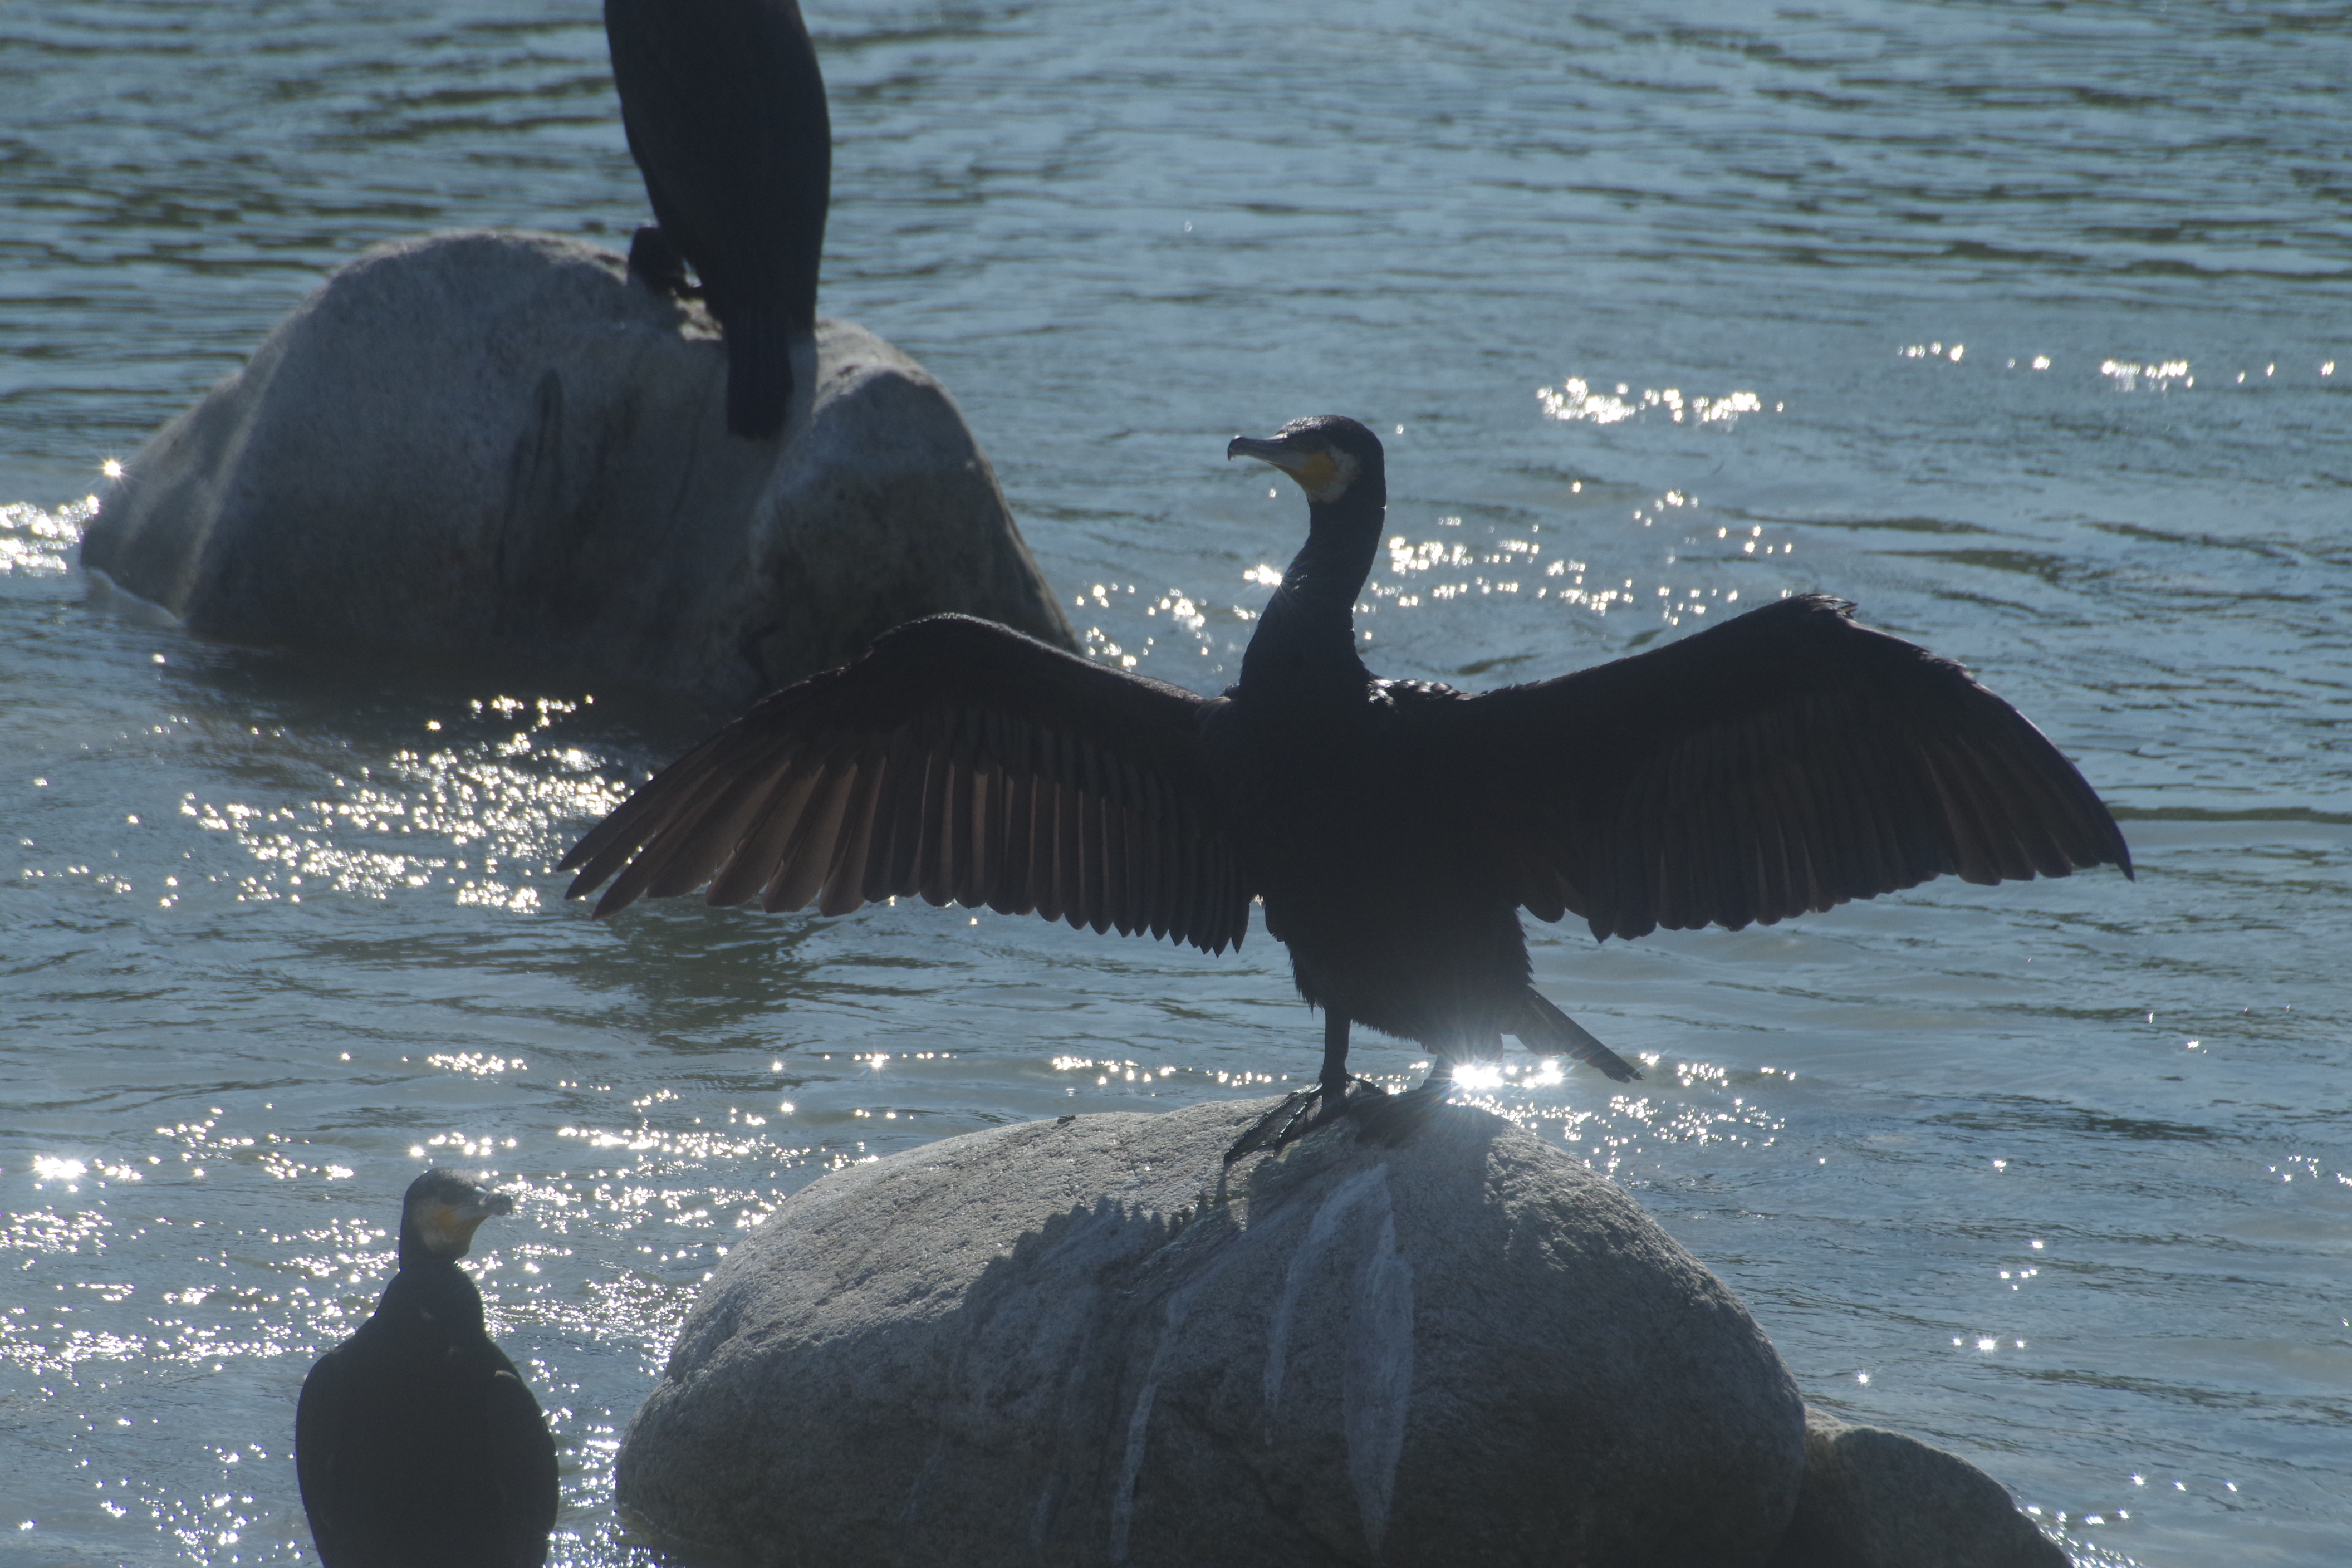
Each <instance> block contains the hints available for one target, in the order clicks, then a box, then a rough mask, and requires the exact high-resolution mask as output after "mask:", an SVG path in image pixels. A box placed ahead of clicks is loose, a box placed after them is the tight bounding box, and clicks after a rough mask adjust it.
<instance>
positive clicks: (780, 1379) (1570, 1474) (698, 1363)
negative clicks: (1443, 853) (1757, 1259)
mask: <svg viewBox="0 0 2352 1568" xmlns="http://www.w3.org/2000/svg"><path fill="white" fill-rule="evenodd" d="M1262 1110H1265V1102H1264V1101H1257V1102H1238V1103H1236V1102H1230V1101H1229V1102H1223V1103H1217V1104H1209V1105H1202V1106H1196V1107H1193V1108H1192V1109H1189V1110H1179V1111H1174V1112H1171V1113H1169V1114H1165V1115H1133V1114H1121V1115H1096V1116H1082V1117H1065V1118H1063V1119H1062V1120H1061V1121H1058V1122H1036V1123H1031V1124H1028V1125H1025V1126H1018V1127H1007V1128H1001V1129H996V1130H992V1131H984V1132H977V1133H971V1134H969V1135H966V1136H963V1137H960V1138H953V1139H950V1140H947V1141H946V1142H940V1143H936V1144H933V1145H931V1146H929V1147H928V1148H924V1149H919V1150H915V1151H912V1152H908V1153H904V1154H899V1155H894V1156H893V1157H891V1158H889V1159H887V1160H883V1161H880V1162H877V1163H870V1164H864V1165H856V1166H852V1167H850V1168H848V1169H846V1170H844V1171H841V1172H838V1173H835V1174H833V1175H830V1176H827V1177H825V1178H824V1180H822V1181H820V1182H818V1183H816V1184H814V1185H813V1186H811V1187H809V1188H808V1189H806V1190H805V1191H803V1192H802V1193H800V1194H796V1195H794V1196H793V1198H791V1199H790V1200H789V1201H787V1202H786V1203H785V1204H784V1205H782V1207H781V1208H780V1209H779V1210H778V1211H777V1213H776V1214H775V1215H774V1216H773V1217H772V1218H771V1219H770V1220H769V1221H768V1222H767V1224H766V1225H764V1226H761V1228H759V1229H758V1230H755V1231H753V1232H752V1233H751V1235H750V1236H749V1237H747V1238H746V1240H745V1241H743V1242H742V1243H741V1244H740V1245H739V1246H738V1247H736V1248H735V1250H734V1252H733V1254H732V1255H731V1256H730V1257H729V1258H727V1259H726V1261H725V1262H724V1263H722V1264H721V1265H720V1267H719V1270H718V1271H717V1273H716V1274H715V1276H714V1277H713V1278H712V1279H711V1281H710V1282H709V1285H708V1286H707V1287H705V1289H704V1290H703V1292H702V1296H701V1298H700V1300H698V1303H697V1305H696V1307H695V1310H694V1312H693V1314H692V1316H691V1317H690V1318H689V1319H688V1321H687V1324H686V1326H685V1328H684V1330H683V1331H682V1333H681V1334H680V1337H679V1339H678V1342H677V1348H676V1350H675V1351H674V1352H673V1353H672V1355H671V1357H670V1361H669V1365H668V1369H667V1375H666V1376H665V1377H664V1379H663V1381H662V1383H661V1384H660V1385H659V1387H657V1388H656V1390H655V1392H654V1394H653V1395H652V1396H651V1397H650V1398H649V1399H647V1400H646V1404H645V1405H644V1407H643V1408H642V1409H640V1410H639V1411H638V1413H637V1415H636V1417H635V1420H634V1421H633V1422H632V1423H631V1424H630V1426H629V1429H628V1433H627V1436H626V1437H625V1440H624V1442H623V1445H622V1447H621V1452H620V1457H619V1461H618V1469H617V1477H616V1481H617V1492H618V1501H619V1503H620V1505H621V1507H622V1508H623V1510H625V1512H626V1513H627V1514H629V1515H630V1516H632V1517H633V1518H634V1519H635V1521H637V1522H638V1523H640V1524H641V1525H642V1526H644V1527H646V1529H648V1530H649V1531H651V1532H652V1533H654V1534H655V1535H656V1537H657V1538H661V1539H664V1540H665V1541H666V1542H667V1544H668V1545H670V1546H671V1547H672V1549H674V1550H681V1551H684V1552H686V1553H687V1555H688V1561H693V1560H695V1559H696V1557H697V1556H698V1555H699V1556H702V1557H706V1558H709V1559H710V1560H713V1561H726V1560H729V1559H734V1560H741V1561H754V1562H759V1563H775V1564H824V1565H825V1568H864V1565H869V1564H908V1565H909V1568H913V1565H917V1564H920V1565H924V1568H935V1565H938V1564H943V1563H954V1564H956V1565H958V1568H989V1565H992V1564H999V1563H1003V1564H1008V1565H1009V1564H1021V1565H1024V1568H1030V1565H1036V1564H1058V1563H1069V1564H1078V1563H1087V1564H1095V1563H1108V1564H1167V1565H1170V1568H1177V1565H1182V1568H1203V1565H1209V1564H1214V1565H1216V1568H1257V1565H1264V1568H1316V1565H1322V1564H1342V1563H1382V1564H1394V1565H1407V1564H1437V1563H1446V1564H1477V1565H1479V1568H1507V1565H1510V1564H1521V1563H1524V1564H1530V1565H1533V1564H1544V1565H1546V1568H1561V1565H1569V1564H1573V1565H1577V1568H1619V1565H1622V1568H1676V1565H1687V1568H1743V1565H1747V1568H1762V1564H1764V1563H1766V1561H1767V1560H1768V1558H1769V1557H1770V1555H1771V1552H1772V1550H1773V1546H1774V1544H1775V1543H1776V1542H1778V1541H1779V1540H1780V1536H1781V1532H1782V1530H1783V1528H1784V1526H1785V1525H1786V1523H1787V1521H1788V1520H1789V1518H1790V1513H1791V1510H1793V1509H1794V1508H1795V1506H1796V1500H1797V1490H1798V1486H1799V1482H1800V1479H1801V1475H1802V1473H1803V1466H1804V1453H1805V1447H1804V1446H1805V1429H1804V1413H1803V1406H1802V1405H1801V1402H1800V1400H1799V1398H1798V1395H1797V1392H1796V1389H1795V1387H1794V1386H1793V1385H1792V1384H1791V1383H1790V1377H1789V1374H1788V1373H1787V1371H1786V1370H1785V1369H1784V1368H1783V1367H1782V1365H1781V1364H1780V1359H1779V1358H1778V1357H1777V1356H1776V1355H1775V1354H1774V1353H1773V1351H1772V1348H1771V1346H1770V1345H1769V1343H1767V1342H1766V1341H1765V1339H1764V1336H1763V1334H1762V1333H1761V1331H1759V1329H1758V1328H1757V1326H1756V1324H1755V1322H1754V1321H1752V1320H1751V1319H1750V1318H1749V1317H1748V1314H1747V1312H1746V1311H1745V1310H1743V1309H1742V1308H1741V1306H1740V1305H1739V1303H1738V1301H1737V1300H1734V1299H1733V1297H1732V1295H1731V1293H1730V1292H1729V1291H1728V1290H1727V1289H1725V1288H1724V1287H1723V1285H1722V1284H1721V1283H1720V1282H1719V1281H1717V1279H1715V1278H1714V1276H1712V1275H1711V1274H1709V1273H1708V1272H1707V1271H1706V1269H1705V1268H1702V1267H1701V1266H1700V1265H1699V1264H1698V1263H1697V1262H1696V1260H1695V1259H1693V1258H1691V1257H1690V1255H1689V1254H1687V1253H1685V1251H1683V1250H1682V1248H1681V1247H1677V1246H1676V1245H1675V1243H1674V1242H1673V1240H1671V1239H1670V1238H1669V1237H1667V1236H1666V1235H1665V1233H1664V1231H1662V1230H1660V1229H1659V1228H1658V1226H1656V1225H1655V1224H1654V1223H1653V1222H1652V1221H1651V1220H1650V1219H1649V1218H1648V1216H1646V1215H1643V1212H1642V1211H1641V1209H1640V1208H1639V1207H1638V1206H1636V1205H1635V1204H1634V1203H1633V1200H1632V1199H1631V1198H1629V1197H1627V1196H1626V1195H1625V1194H1623V1193H1622V1191H1620V1190H1619V1189H1618V1188H1617V1187H1616V1186H1614V1185H1613V1184H1611V1183H1609V1182H1607V1181H1605V1180H1603V1179H1602V1178H1601V1177H1599V1176H1596V1175H1594V1174H1592V1173H1591V1172H1589V1171H1587V1170H1586V1169H1585V1168H1584V1167H1583V1166H1582V1165H1581V1164H1580V1163H1578V1162H1577V1161H1576V1160H1575V1159H1573V1158H1572V1157H1570V1155H1569V1154H1568V1153H1567V1152H1565V1151H1563V1150H1561V1149H1559V1148H1556V1147H1554V1146H1551V1145H1549V1144H1546V1143H1543V1142H1538V1140H1537V1139H1535V1138H1533V1137H1531V1136H1529V1135H1528V1134H1527V1133H1526V1132H1524V1131H1519V1130H1518V1129H1517V1128H1515V1127H1513V1126H1512V1125H1511V1124H1510V1123H1508V1122H1507V1121H1502V1120H1501V1119H1499V1118H1497V1117H1494V1116H1490V1115H1487V1114H1485V1113H1483V1112H1480V1111H1476V1110H1469V1109H1467V1108H1463V1107H1453V1108H1448V1109H1446V1110H1444V1111H1443V1112H1441V1114H1440V1115H1439V1117H1438V1118H1437V1119H1436V1121H1434V1122H1433V1124H1432V1125H1430V1126H1429V1127H1428V1128H1427V1129H1425V1130H1424V1131H1423V1132H1422V1133H1420V1134H1419V1135H1418V1136H1416V1137H1414V1138H1413V1139H1412V1140H1411V1141H1409V1142H1406V1143H1404V1144H1403V1145H1402V1146H1396V1147H1387V1146H1380V1145H1374V1144H1369V1143H1360V1142H1357V1140H1356V1134H1355V1132H1354V1131H1353V1130H1352V1128H1350V1127H1349V1126H1347V1125H1346V1124H1342V1125H1341V1126H1339V1127H1338V1128H1335V1129H1333V1130H1331V1131H1328V1132H1324V1133H1319V1134H1317V1135H1315V1136H1314V1137H1312V1138H1310V1139H1307V1140H1306V1141H1304V1142H1301V1143H1299V1144H1297V1145H1295V1146H1293V1147H1292V1148H1291V1149H1289V1150H1288V1151H1286V1152H1285V1153H1284V1154H1283V1155H1282V1156H1280V1157H1278V1158H1265V1157H1260V1158H1259V1159H1257V1160H1255V1161H1252V1162H1249V1163H1244V1164H1242V1165H1239V1166H1236V1167H1235V1168H1234V1172H1233V1173H1232V1177H1231V1179H1230V1183H1229V1184H1222V1190H1221V1180H1220V1157H1221V1155H1222V1153H1223V1151H1224V1149H1225V1148H1226V1146H1227V1145H1228V1144H1229V1143H1231V1142H1232V1141H1233V1139H1234V1136H1235V1135H1236V1134H1237V1133H1238V1132H1239V1131H1240V1130H1241V1129H1242V1128H1243V1127H1244V1126H1245V1125H1246V1124H1247V1123H1248V1122H1249V1121H1252V1120H1253V1119H1255V1117H1256V1116H1257V1115H1258V1114H1259V1113H1260V1112H1261V1111H1262Z"/></svg>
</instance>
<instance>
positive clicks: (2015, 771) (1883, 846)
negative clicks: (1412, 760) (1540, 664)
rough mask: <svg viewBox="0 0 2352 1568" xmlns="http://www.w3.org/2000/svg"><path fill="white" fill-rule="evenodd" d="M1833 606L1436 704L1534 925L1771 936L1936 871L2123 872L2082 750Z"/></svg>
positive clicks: (1757, 618)
mask: <svg viewBox="0 0 2352 1568" xmlns="http://www.w3.org/2000/svg"><path fill="white" fill-rule="evenodd" d="M1852 608H1853V606H1851V605H1846V604H1843V603H1842V602H1840V601H1838V600H1835V599H1831V598H1826V597H1823V596H1821V595H1803V596H1800V597H1794V598H1790V599H1784V600H1781V601H1780V602H1778V603H1776V604H1772V605H1767V606H1765V607H1764V608H1762V609H1759V610H1754V611H1751V612H1749V613H1748V614H1747V615H1744V616H1739V617H1738V618H1737V619H1735V620H1732V621H1729V622H1727V623H1724V624H1722V625H1720V626H1712V627H1710V628H1708V629H1707V630H1706V631H1704V632H1700V633H1697V634H1696V635H1695V636H1692V637H1685V638H1684V639H1682V640H1681V641H1679V642H1676V643H1674V644H1671V645H1669V646H1668V647H1663V648H1659V649H1656V650H1654V651H1653V652H1649V653H1643V654H1640V655H1637V656H1635V657H1633V658H1625V659H1620V660H1618V661H1617V662H1616V663H1613V664H1608V665H1602V666H1601V667H1599V668H1593V669H1588V670H1582V671H1580V672H1578V673H1577V674H1574V675H1570V676H1565V677H1562V678H1561V679H1557V680H1548V681H1542V682H1539V683H1536V684H1532V685H1528V686H1517V687H1508V688H1506V689H1502V690H1499V691H1494V692H1489V693H1487V694H1486V695H1484V696H1481V697H1476V698H1473V699H1471V700H1468V701H1465V702H1460V703H1455V704H1449V705H1445V706H1444V708H1442V709H1435V708H1433V710H1432V718H1433V721H1434V722H1436V723H1441V724H1444V725H1445V726H1446V727H1448V728H1449V729H1450V730H1452V731H1454V742H1455V743H1456V744H1457V745H1458V746H1460V748H1461V749H1462V752H1463V753H1464V754H1465V755H1468V756H1475V758H1476V759H1477V761H1478V763H1479V765H1480V767H1481V768H1482V770H1483V771H1484V772H1485V773H1486V784H1485V787H1486V789H1487V790H1489V791H1491V792H1492V793H1491V797H1490V798H1491V800H1492V805H1493V810H1494V812H1495V814H1496V816H1497V817H1498V818H1499V819H1501V820H1502V821H1503V822H1505V823H1507V824H1510V825H1512V826H1511V827H1510V829H1509V830H1508V831H1507V837H1510V838H1511V840H1512V844H1511V847H1510V850H1509V851H1508V853H1509V854H1510V855H1511V857H1512V859H1513V861H1514V864H1515V866H1516V868H1517V875H1518V877H1519V879H1520V901H1521V903H1522V904H1523V905H1524V906H1525V907H1526V908H1527V909H1528V911H1529V912H1530V913H1532V914H1534V915H1536V916H1537V917H1538V918H1539V919H1542V920H1559V918H1561V916H1562V915H1563V914H1565V913H1567V912H1569V911H1571V910H1572V911H1574V912H1575V913H1577V914H1579V915H1581V916H1583V917H1584V919H1585V920H1586V921H1589V922H1591V927H1592V931H1593V934H1595V935H1596V936H1601V937H1608V936H1623V937H1635V936H1641V935H1643V934H1645V933H1647V932H1649V931H1653V930H1655V929H1656V928H1657V927H1659V926H1664V927H1667V928H1668V929H1670V930H1687V929H1691V928H1695V927H1698V926H1704V925H1709V924H1715V925H1723V926H1728V927H1730V928H1731V929H1733V930H1735V931H1736V930H1738V929H1739V928H1740V927H1742V926H1745V925H1747V924H1748V922H1750V921H1759V922H1761V923H1763V924H1767V925H1769V924H1771V923H1772V922H1773V921H1780V920H1784V919H1786V918H1788V917H1789V916H1790V915H1795V914H1801V913H1802V912H1804V911H1806V910H1825V909H1828V908H1830V907H1831V906H1832V905H1833V904H1839V903H1843V902H1844V901H1845V900H1848V899H1866V898H1871V897H1873V896H1874V895H1876V894H1879V893H1885V892H1891V891H1893V890H1895V889H1898V888H1908V887H1913V886H1915V885H1916V884H1918V883H1920V882H1924V881H1927V880H1928V879H1930V878H1934V877H1937V876H1941V875H1944V874H1946V873H1951V874H1955V875H1957V876H1958V877H1960V878H1961V879H1964V880H1967V881H1970V882H1999V881H2003V880H2012V879H2027V878H2032V877H2035V876H2042V877H2063V876H2066V875H2068V874H2069V873H2070V872H2072V871H2073V870H2074V868H2077V867H2090V866H2097V865H2102V864H2106V865H2114V866H2117V867H2120V868H2122V869H2123V871H2124V873H2125V875H2126V876H2128V875H2130V873H2131V855H2130V851H2129V850H2128V849H2127V848H2126V847H2125V844H2124V839H2123V835H2122V833H2121V832H2120V831H2118V830H2117V828H2116V824H2115V819H2114V818H2113V817H2112V816H2109V815H2108V813H2107V809H2106V807H2105V805H2102V804H2101V803H2100V801H2099V798H2098V796H2097V795H2095V794H2094V793H2093V792H2092V790H2091V786H2090V785H2089V784H2086V783H2085V782H2084V779H2083V776H2082V774H2080V773H2077V772H2076V771H2075V770H2074V765H2073V764H2072V763H2068V762H2067V761H2066V759H2065V758H2064V757H2063V756H2061V755H2059V753H2058V751H2057V748H2055V747H2054V746H2053V745H2051V743H2050V742H2048V741H2047V740H2046V739H2044V738H2043V737H2042V732H2041V731H2039V730H2036V729H2035V728H2034V727H2033V726H2032V724H2031V723H2030V722H2028V721H2026V719H2025V718H2024V716H2023V715H2021V714H2020V713H2019V712H2018V711H2017V710H2015V709H2013V708H2011V706H2010V705H2009V704H2008V703H2006V702H2003V701H2002V700H2000V698H1998V697H1996V696H1994V695H1993V694H1992V693H1991V692H1990V691H1988V690H1986V689H1984V688H1983V687H1981V686H1979V685H1978V684H1977V683H1976V681H1975V680H1974V679H1971V678H1970V677H1969V674H1968V672H1967V671H1966V670H1963V669H1962V668H1960V667H1959V666H1958V665H1956V664H1954V663H1952V662H1950V661H1949V660H1948V659H1944V658H1937V656H1936V655H1934V654H1931V653H1929V652H1927V650H1926V649H1924V648H1921V647H1915V646H1913V645H1912V644H1910V643H1906V642H1904V641H1902V640H1901V639H1900V638H1897V637H1889V636H1887V635H1886V634H1885V633H1884V632H1877V631H1873V630H1871V629H1869V628H1868V627H1865V626H1856V625H1855V624H1854V623H1853V620H1852V619H1851V618H1850V617H1851V613H1852Z"/></svg>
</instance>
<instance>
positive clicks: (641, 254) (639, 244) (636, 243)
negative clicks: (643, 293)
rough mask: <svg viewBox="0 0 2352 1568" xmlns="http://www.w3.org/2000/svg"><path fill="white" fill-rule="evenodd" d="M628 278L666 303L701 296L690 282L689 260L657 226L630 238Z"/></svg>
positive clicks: (643, 230) (647, 226) (645, 228)
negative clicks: (661, 297) (667, 300)
mask: <svg viewBox="0 0 2352 1568" xmlns="http://www.w3.org/2000/svg"><path fill="white" fill-rule="evenodd" d="M629 276H630V277H631V278H634V279H636V280H637V281H638V282H640V283H642V284H644V285H645V286H646V288H648V289H652V290H653V291H654V292H655V293H656V294H659V295H662V296H664V297H665V298H667V299H673V300H691V299H693V298H694V297H695V296H696V295H698V294H699V293H701V292H702V290H701V289H698V288H697V287H695V285H694V284H692V283H690V282H688V280H687V276H686V258H685V257H683V256H681V255H679V254H678V250H677V246H676V245H674V244H672V243H671V242H670V237H669V236H667V235H666V234H664V233H663V232H662V231H661V226H660V225H658V224H650V223H649V224H647V225H646V226H644V227H643V228H641V229H639V230H637V232H636V233H635V234H633V235H631V236H630V237H629Z"/></svg>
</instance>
